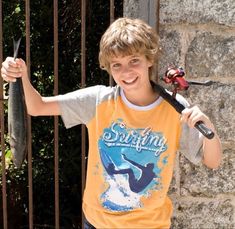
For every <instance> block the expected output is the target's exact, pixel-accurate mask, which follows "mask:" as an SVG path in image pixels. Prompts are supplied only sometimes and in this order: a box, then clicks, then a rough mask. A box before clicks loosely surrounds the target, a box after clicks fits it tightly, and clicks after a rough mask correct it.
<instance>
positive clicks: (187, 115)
mask: <svg viewBox="0 0 235 229" xmlns="http://www.w3.org/2000/svg"><path fill="white" fill-rule="evenodd" d="M181 121H182V122H185V123H187V124H188V126H189V127H191V128H193V127H194V125H195V124H196V122H198V121H202V122H203V123H204V124H205V125H206V126H207V127H208V128H210V129H214V127H213V124H212V123H211V121H210V120H209V118H208V117H207V116H206V115H205V114H204V113H203V112H202V111H201V110H200V109H199V107H197V106H193V107H191V108H185V109H184V110H183V111H182V113H181Z"/></svg>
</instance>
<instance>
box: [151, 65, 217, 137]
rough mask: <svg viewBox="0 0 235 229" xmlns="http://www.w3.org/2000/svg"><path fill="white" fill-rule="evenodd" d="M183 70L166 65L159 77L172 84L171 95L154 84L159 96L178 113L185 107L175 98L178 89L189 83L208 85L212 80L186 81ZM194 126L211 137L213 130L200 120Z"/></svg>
mask: <svg viewBox="0 0 235 229" xmlns="http://www.w3.org/2000/svg"><path fill="white" fill-rule="evenodd" d="M184 75H185V72H184V70H183V68H182V67H178V68H177V67H175V66H170V67H168V69H167V71H166V73H165V75H164V76H163V77H162V78H161V79H162V80H163V81H164V82H165V83H167V84H172V85H173V91H172V95H171V94H169V93H168V92H167V91H166V90H165V89H164V88H163V87H162V86H160V85H159V84H155V88H156V89H157V91H158V92H159V94H160V96H161V97H162V98H163V99H165V100H166V101H167V102H168V103H169V104H170V105H172V106H173V107H174V108H175V110H176V111H177V112H178V113H180V114H181V113H182V111H183V110H184V109H185V108H186V107H185V106H184V105H182V104H181V103H180V102H179V101H177V100H176V94H177V92H178V91H183V90H187V89H188V88H189V85H202V86H210V85H211V84H212V83H213V82H212V81H206V82H197V81H187V80H185V78H184ZM195 128H196V129H198V130H199V131H200V132H201V133H202V134H203V135H204V136H205V137H207V138H208V139H212V138H213V137H214V135H215V134H214V132H213V131H212V130H211V129H209V128H208V127H207V126H206V125H205V124H204V123H203V122H202V121H198V122H196V124H195Z"/></svg>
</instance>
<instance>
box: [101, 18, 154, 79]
mask: <svg viewBox="0 0 235 229" xmlns="http://www.w3.org/2000/svg"><path fill="white" fill-rule="evenodd" d="M158 49H159V47H158V36H157V34H156V32H155V31H154V30H153V28H152V27H151V26H149V25H148V24H146V23H145V22H144V21H142V20H140V19H131V18H119V19H117V20H116V21H114V22H113V23H112V24H111V25H110V26H109V28H108V29H107V30H106V32H105V33H104V34H103V36H102V38H101V41H100V52H99V62H100V67H101V68H102V69H104V70H106V71H107V72H108V73H110V59H111V58H112V57H117V56H120V55H121V56H127V55H133V54H136V53H138V54H141V55H145V56H146V58H147V60H149V61H150V62H151V63H153V66H152V67H151V68H150V78H151V79H152V80H156V79H155V78H156V75H155V74H156V73H155V63H156V60H157V54H158Z"/></svg>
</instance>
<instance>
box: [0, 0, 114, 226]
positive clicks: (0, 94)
mask: <svg viewBox="0 0 235 229" xmlns="http://www.w3.org/2000/svg"><path fill="white" fill-rule="evenodd" d="M90 1H92V0H90ZM3 2H4V1H2V0H0V62H1V63H2V61H3V7H2V5H3ZM87 2H88V1H86V0H81V60H80V63H81V87H85V84H86V19H87V16H86V4H87ZM24 4H25V31H26V63H27V66H28V73H29V76H30V67H29V66H30V62H31V58H30V53H31V50H30V35H31V33H30V0H25V1H24ZM109 5H110V11H109V12H107V13H108V14H109V18H110V22H112V21H113V20H114V18H115V16H114V13H115V2H114V0H110V2H109ZM53 23H54V27H53V31H54V34H53V37H54V77H55V78H54V95H57V94H58V82H59V79H60V77H59V71H58V56H59V50H58V42H59V40H58V0H53ZM110 84H112V79H111V78H110ZM0 85H1V86H0V120H1V129H0V131H1V148H0V149H1V151H2V155H1V167H2V209H3V212H2V214H3V225H2V227H1V226H0V227H1V228H3V229H7V228H9V224H8V222H9V220H10V219H9V210H10V209H7V201H8V194H7V188H6V182H7V181H6V166H5V164H6V161H5V160H6V159H5V150H6V148H5V143H6V142H5V139H4V133H6V132H7V129H6V128H5V126H4V125H5V124H4V123H6V120H5V119H4V102H6V100H5V99H4V91H3V81H2V78H1V77H0ZM27 124H28V156H27V166H28V228H30V229H32V228H37V227H36V226H35V225H34V207H33V206H34V200H33V191H34V189H33V175H32V169H33V165H32V140H31V139H32V123H31V117H30V116H28V117H27ZM85 155H86V129H85V127H84V126H83V127H82V171H81V173H82V190H83V189H84V185H85ZM58 162H59V130H58V117H54V190H55V196H54V199H55V206H54V215H55V223H54V224H55V225H54V227H53V228H60V213H59V212H60V211H59V210H60V204H59V195H60V194H59V163H58ZM12 211H14V209H12Z"/></svg>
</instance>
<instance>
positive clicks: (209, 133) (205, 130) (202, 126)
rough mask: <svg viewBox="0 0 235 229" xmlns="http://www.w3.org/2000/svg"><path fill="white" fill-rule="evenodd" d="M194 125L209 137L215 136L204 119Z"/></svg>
mask: <svg viewBox="0 0 235 229" xmlns="http://www.w3.org/2000/svg"><path fill="white" fill-rule="evenodd" d="M194 127H195V128H196V129H198V130H199V131H200V132H201V133H202V134H203V135H204V136H205V137H207V138H208V139H212V138H213V137H214V136H215V134H214V132H213V131H212V130H211V129H209V128H208V127H206V125H205V124H204V123H203V122H202V121H198V122H196V123H195V125H194Z"/></svg>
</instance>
